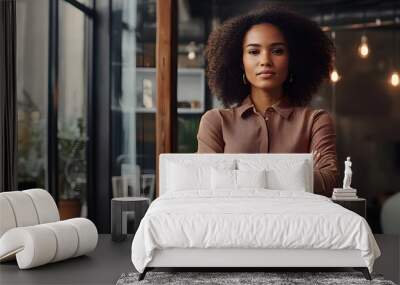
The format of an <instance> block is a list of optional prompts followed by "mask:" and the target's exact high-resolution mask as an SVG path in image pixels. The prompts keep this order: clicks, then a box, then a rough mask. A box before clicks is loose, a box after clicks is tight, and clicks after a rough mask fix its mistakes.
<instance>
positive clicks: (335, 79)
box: [331, 68, 340, 83]
mask: <svg viewBox="0 0 400 285" xmlns="http://www.w3.org/2000/svg"><path fill="white" fill-rule="evenodd" d="M339 79H340V76H339V73H338V71H337V70H336V68H335V69H334V70H333V71H332V72H331V81H332V82H333V83H336V82H338V81H339Z"/></svg>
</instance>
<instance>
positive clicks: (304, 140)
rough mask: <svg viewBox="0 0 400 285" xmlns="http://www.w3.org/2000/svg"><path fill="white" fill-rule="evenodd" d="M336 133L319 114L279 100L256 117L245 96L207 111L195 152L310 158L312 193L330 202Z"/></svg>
mask: <svg viewBox="0 0 400 285" xmlns="http://www.w3.org/2000/svg"><path fill="white" fill-rule="evenodd" d="M335 139H336V134H335V129H334V126H333V121H332V119H331V116H330V115H329V114H328V113H327V112H326V111H324V110H314V109H311V108H308V107H293V106H291V105H290V104H289V103H288V101H287V100H284V99H283V100H281V101H279V102H278V103H275V104H274V105H272V106H271V107H269V108H267V109H266V110H265V112H263V115H262V114H260V113H258V112H257V111H256V109H255V106H254V104H253V102H252V100H251V98H250V96H247V97H246V98H245V99H244V100H243V101H242V103H241V104H240V105H239V106H237V107H233V108H228V109H217V108H216V109H211V110H209V111H207V112H206V113H205V114H204V115H203V116H202V118H201V120H200V125H199V130H198V134H197V141H198V149H197V152H198V153H314V154H316V155H314V193H316V194H321V195H325V196H328V197H330V196H331V195H332V191H333V188H334V187H335V186H336V184H337V180H338V167H337V157H336V144H335Z"/></svg>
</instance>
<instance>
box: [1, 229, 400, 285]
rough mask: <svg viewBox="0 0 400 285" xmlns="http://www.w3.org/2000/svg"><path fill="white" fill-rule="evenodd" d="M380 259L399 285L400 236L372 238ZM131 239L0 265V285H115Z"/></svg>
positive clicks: (378, 267)
mask: <svg viewBox="0 0 400 285" xmlns="http://www.w3.org/2000/svg"><path fill="white" fill-rule="evenodd" d="M375 238H376V240H377V242H378V244H379V247H380V248H381V251H382V256H381V257H380V258H379V259H378V260H377V261H376V263H375V268H374V272H375V273H381V274H383V275H384V276H385V278H386V279H389V280H392V281H394V282H395V283H399V282H400V236H390V235H376V236H375ZM131 242H132V236H131V237H130V238H129V239H127V240H126V241H124V242H120V243H115V242H112V241H111V238H110V235H100V236H99V243H98V246H97V248H96V250H95V251H94V252H92V253H91V254H89V255H88V256H82V257H78V258H74V259H70V260H65V261H62V262H58V263H53V264H48V265H44V266H41V267H37V268H34V269H29V270H19V269H18V266H17V264H16V262H8V263H3V264H1V265H0V284H1V285H5V284H115V283H116V281H117V280H118V278H119V276H120V275H121V274H122V273H124V272H132V271H134V267H133V265H132V263H131V258H130V248H131Z"/></svg>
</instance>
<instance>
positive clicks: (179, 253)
mask: <svg viewBox="0 0 400 285" xmlns="http://www.w3.org/2000/svg"><path fill="white" fill-rule="evenodd" d="M199 267H201V268H210V267H211V268H220V267H224V268H226V267H230V268H235V269H238V271H246V269H250V268H252V269H254V268H282V267H284V268H288V267H289V268H296V267H300V268H304V267H308V268H333V267H334V268H337V267H351V268H353V269H355V270H357V271H361V272H362V273H363V275H364V277H365V278H366V279H367V280H371V275H370V274H369V271H368V268H367V267H365V262H364V260H363V259H362V257H361V252H360V251H359V250H329V249H254V248H251V249H238V248H226V249H220V248H218V249H217V248H209V249H199V248H170V249H163V250H159V249H158V250H155V252H154V256H153V259H152V261H151V262H149V264H148V265H147V267H146V268H145V270H144V271H143V273H141V274H140V275H139V280H143V279H144V277H145V276H146V273H147V272H148V271H151V270H153V269H155V268H199Z"/></svg>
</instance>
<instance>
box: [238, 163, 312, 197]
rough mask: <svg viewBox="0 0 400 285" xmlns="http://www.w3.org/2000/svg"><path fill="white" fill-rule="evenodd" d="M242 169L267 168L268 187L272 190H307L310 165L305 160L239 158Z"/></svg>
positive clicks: (239, 165) (239, 166)
mask: <svg viewBox="0 0 400 285" xmlns="http://www.w3.org/2000/svg"><path fill="white" fill-rule="evenodd" d="M238 168H239V169H240V170H254V169H266V171H267V172H266V176H267V177H266V181H267V187H266V188H268V189H271V190H289V191H307V188H308V186H309V185H310V183H311V182H310V181H309V172H310V170H309V167H308V165H307V163H306V161H305V160H274V161H272V160H271V161H263V160H254V161H252V160H240V159H239V160H238Z"/></svg>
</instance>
